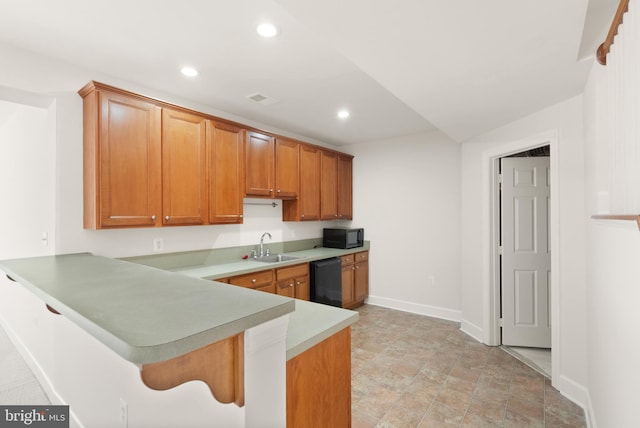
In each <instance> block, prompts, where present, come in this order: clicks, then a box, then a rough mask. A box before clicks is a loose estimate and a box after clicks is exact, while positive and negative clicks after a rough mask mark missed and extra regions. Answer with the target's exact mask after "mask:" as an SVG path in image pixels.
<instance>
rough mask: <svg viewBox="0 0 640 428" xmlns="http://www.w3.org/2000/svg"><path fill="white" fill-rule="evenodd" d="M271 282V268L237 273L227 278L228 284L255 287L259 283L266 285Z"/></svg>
mask: <svg viewBox="0 0 640 428" xmlns="http://www.w3.org/2000/svg"><path fill="white" fill-rule="evenodd" d="M272 282H273V270H271V269H269V270H263V271H260V272H253V273H248V274H246V275H238V276H234V277H232V278H230V279H229V284H233V285H239V286H241V287H249V288H257V287H259V286H261V285H268V284H271V283H272Z"/></svg>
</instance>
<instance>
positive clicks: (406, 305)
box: [367, 295, 461, 322]
mask: <svg viewBox="0 0 640 428" xmlns="http://www.w3.org/2000/svg"><path fill="white" fill-rule="evenodd" d="M367 304H369V305H374V306H382V307H385V308H390V309H397V310H399V311H404V312H411V313H414V314H419V315H426V316H429V317H434V318H441V319H445V320H449V321H457V322H460V318H461V312H460V311H457V310H453V309H447V308H440V307H437V306H429V305H423V304H421V303H413V302H407V301H404V300H397V299H391V298H388V297H379V296H372V295H369V297H368V298H367Z"/></svg>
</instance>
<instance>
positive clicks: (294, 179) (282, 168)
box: [275, 138, 300, 199]
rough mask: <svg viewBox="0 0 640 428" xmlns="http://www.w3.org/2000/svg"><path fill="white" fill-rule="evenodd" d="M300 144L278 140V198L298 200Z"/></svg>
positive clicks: (276, 169) (276, 168) (276, 171)
mask: <svg viewBox="0 0 640 428" xmlns="http://www.w3.org/2000/svg"><path fill="white" fill-rule="evenodd" d="M298 148H299V144H298V143H297V142H295V141H291V140H286V139H282V138H276V165H275V173H276V194H275V197H276V198H282V199H285V198H292V199H293V198H297V197H298V180H299V174H300V167H299V165H300V160H299V158H298V152H299V150H298Z"/></svg>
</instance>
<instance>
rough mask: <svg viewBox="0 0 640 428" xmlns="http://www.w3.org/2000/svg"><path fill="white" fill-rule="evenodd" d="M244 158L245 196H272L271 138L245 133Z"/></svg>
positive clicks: (272, 157) (272, 151) (272, 160)
mask: <svg viewBox="0 0 640 428" xmlns="http://www.w3.org/2000/svg"><path fill="white" fill-rule="evenodd" d="M245 156H246V162H245V180H246V187H245V194H246V195H247V196H273V195H274V193H273V188H274V183H273V181H274V163H275V162H274V149H273V137H270V136H268V135H263V134H258V133H257V132H247V138H246V143H245Z"/></svg>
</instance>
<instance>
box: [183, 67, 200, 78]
mask: <svg viewBox="0 0 640 428" xmlns="http://www.w3.org/2000/svg"><path fill="white" fill-rule="evenodd" d="M180 71H181V72H182V74H184V75H185V76H187V77H196V76H197V75H198V70H196V69H195V68H193V67H182V70H180Z"/></svg>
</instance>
